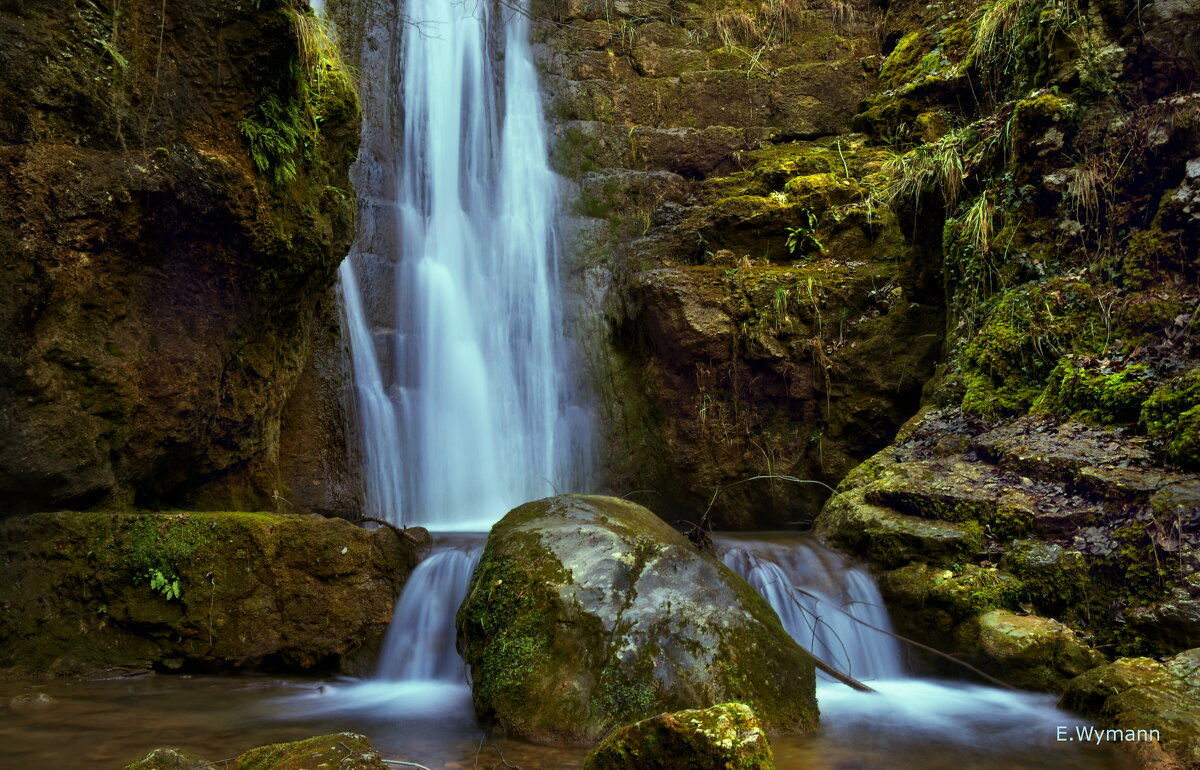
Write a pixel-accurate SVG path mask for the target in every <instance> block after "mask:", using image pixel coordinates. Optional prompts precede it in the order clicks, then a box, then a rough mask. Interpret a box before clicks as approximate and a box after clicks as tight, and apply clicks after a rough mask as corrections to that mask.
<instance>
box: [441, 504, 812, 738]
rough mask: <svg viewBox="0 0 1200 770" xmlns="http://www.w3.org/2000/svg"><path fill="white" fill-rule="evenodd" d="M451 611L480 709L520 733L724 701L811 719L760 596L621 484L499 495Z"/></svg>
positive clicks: (569, 734) (803, 722)
mask: <svg viewBox="0 0 1200 770" xmlns="http://www.w3.org/2000/svg"><path fill="white" fill-rule="evenodd" d="M457 624H458V638H459V647H460V649H461V651H462V653H463V657H464V659H465V660H466V662H467V664H468V665H469V666H470V667H471V677H472V684H473V693H472V694H473V698H474V703H475V711H476V714H477V715H478V716H479V718H480V720H481V721H482V722H483V723H484V724H487V725H490V726H494V727H496V728H499V729H500V730H501V731H503V732H504V733H506V734H508V735H512V736H515V737H521V738H526V739H531V740H536V741H542V742H550V743H586V742H591V741H595V740H597V739H598V738H600V737H601V736H603V735H604V734H605V733H606V732H608V731H609V730H611V729H612V728H613V727H616V726H617V725H621V724H626V723H629V722H631V721H635V720H640V719H644V718H646V717H649V716H651V715H654V714H659V713H662V712H668V711H678V710H682V709H687V708H699V707H705V706H706V705H707V704H711V703H723V702H727V701H738V702H741V703H745V704H747V705H749V706H750V707H752V708H753V709H754V711H755V713H757V714H758V715H759V717H760V719H761V720H762V723H763V726H764V727H765V728H766V729H767V730H771V731H795V730H807V729H812V728H813V727H815V726H816V724H817V707H816V701H815V698H814V679H813V664H812V660H811V658H810V657H809V656H808V654H807V653H806V652H804V650H802V649H801V648H800V647H799V646H798V645H797V644H796V643H795V641H793V640H792V638H791V637H790V636H788V635H787V633H786V632H785V631H784V630H783V627H782V626H781V625H780V623H779V619H778V617H777V616H776V615H775V613H774V611H772V610H771V608H770V606H769V605H767V603H766V602H765V601H764V600H763V599H762V598H761V597H760V596H759V595H758V594H757V593H756V592H755V591H754V589H753V588H751V587H750V586H749V585H748V584H746V583H745V582H744V581H743V580H742V579H741V578H739V577H737V576H736V575H735V574H734V573H733V572H732V571H730V570H729V569H728V568H727V567H725V566H724V565H723V564H721V563H720V562H719V561H717V560H716V559H714V558H712V557H710V556H707V555H705V554H702V553H700V552H699V551H698V550H697V549H696V548H694V547H693V546H692V544H691V543H689V542H688V541H687V539H686V538H684V537H683V536H682V535H681V534H680V533H678V532H676V531H675V530H674V529H672V528H671V527H669V526H667V525H666V524H665V523H664V522H663V521H661V520H660V519H658V518H657V517H655V516H654V514H652V513H651V512H650V511H648V510H646V509H645V508H642V507H641V506H638V505H635V504H633V503H630V502H627V501H624V500H619V499H616V498H608V497H595V496H560V497H552V498H547V499H545V500H539V501H536V502H531V503H526V504H525V505H522V506H520V507H518V508H515V509H513V510H512V511H510V512H509V513H508V515H507V516H505V517H504V518H503V519H502V520H501V521H500V522H499V523H498V524H496V526H495V527H493V528H492V532H491V534H490V535H489V537H488V542H487V546H486V548H485V549H484V553H483V557H482V559H481V560H480V563H479V567H478V568H477V569H476V571H475V575H474V577H473V579H472V581H471V587H470V589H469V591H468V594H467V598H466V600H465V601H464V602H463V604H462V606H461V607H460V609H459V613H458V621H457Z"/></svg>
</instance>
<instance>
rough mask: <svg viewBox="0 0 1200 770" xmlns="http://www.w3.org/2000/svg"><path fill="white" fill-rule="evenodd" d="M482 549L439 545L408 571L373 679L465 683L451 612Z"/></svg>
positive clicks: (470, 544) (473, 545) (470, 545)
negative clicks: (410, 572)
mask: <svg viewBox="0 0 1200 770" xmlns="http://www.w3.org/2000/svg"><path fill="white" fill-rule="evenodd" d="M482 553H483V547H482V546H481V545H480V544H478V543H475V542H470V541H467V542H463V543H456V544H453V545H448V546H444V547H442V548H441V549H440V550H438V551H437V552H435V553H433V554H432V555H430V556H429V558H427V559H425V560H424V561H422V562H421V563H420V564H418V565H417V568H416V569H415V570H413V573H412V575H411V576H409V578H408V583H407V584H405V586H404V593H403V594H401V596H400V600H399V601H398V602H397V603H396V611H395V613H394V614H393V616H392V623H391V625H390V626H388V632H387V636H386V637H385V638H384V640H383V650H382V651H381V654H380V656H379V661H380V662H379V668H378V670H377V671H376V674H375V675H376V677H377V678H379V679H385V680H391V681H414V680H423V681H444V682H457V683H459V684H464V683H465V682H466V676H465V672H464V670H463V661H462V657H461V656H459V654H458V650H457V648H456V647H455V631H454V616H455V613H457V612H458V605H460V604H462V601H463V599H464V598H466V595H467V587H468V585H469V584H470V582H471V574H472V573H473V572H474V571H475V565H476V564H478V563H479V556H480V554H482Z"/></svg>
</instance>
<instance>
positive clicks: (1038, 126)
mask: <svg viewBox="0 0 1200 770" xmlns="http://www.w3.org/2000/svg"><path fill="white" fill-rule="evenodd" d="M1074 115H1075V104H1074V103H1073V102H1071V101H1070V100H1068V99H1065V98H1063V97H1062V96H1059V95H1058V94H1056V93H1054V92H1052V91H1049V90H1041V91H1037V92H1035V93H1034V94H1033V95H1031V96H1029V97H1027V98H1025V99H1021V100H1019V101H1018V102H1017V103H1016V106H1014V107H1013V113H1012V127H1011V129H1010V138H1011V141H1012V146H1013V149H1014V150H1015V151H1016V154H1017V155H1018V156H1020V155H1025V154H1028V153H1029V152H1030V151H1031V149H1032V148H1033V147H1034V145H1035V144H1036V142H1037V141H1038V140H1039V139H1041V137H1042V136H1043V135H1044V134H1045V133H1046V132H1047V131H1048V130H1050V129H1051V128H1054V127H1057V128H1059V129H1060V130H1062V131H1063V132H1064V133H1065V131H1066V130H1067V128H1068V127H1069V123H1070V122H1071V121H1072V120H1073V117H1074Z"/></svg>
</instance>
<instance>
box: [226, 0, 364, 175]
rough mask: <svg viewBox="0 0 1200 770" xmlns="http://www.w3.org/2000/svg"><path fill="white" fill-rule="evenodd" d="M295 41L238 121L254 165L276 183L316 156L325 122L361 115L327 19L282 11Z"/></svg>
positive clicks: (309, 12) (347, 72) (348, 71)
mask: <svg viewBox="0 0 1200 770" xmlns="http://www.w3.org/2000/svg"><path fill="white" fill-rule="evenodd" d="M280 13H282V14H283V16H284V17H285V18H286V19H287V22H288V26H289V28H290V29H291V31H292V34H293V37H294V39H295V42H296V46H295V50H294V51H292V52H291V53H290V54H289V55H288V59H287V61H286V62H284V63H283V66H282V67H281V72H282V73H283V74H282V75H281V77H280V78H279V80H278V81H277V82H276V83H275V84H273V86H272V87H270V88H269V89H268V91H267V93H266V94H264V95H263V97H262V98H261V99H260V100H259V101H258V103H257V104H256V105H255V107H254V110H253V111H252V112H251V113H250V114H249V115H247V116H246V117H245V118H243V119H242V120H240V121H238V124H237V126H238V130H239V131H240V132H241V134H242V136H243V137H245V139H246V141H247V143H248V145H249V149H250V158H251V161H252V162H253V163H254V167H255V169H256V170H257V171H258V172H259V173H261V174H263V175H265V176H268V177H269V178H270V179H271V181H272V182H273V183H274V184H276V185H282V184H285V183H287V182H289V181H291V180H292V179H295V178H296V173H297V171H298V169H299V166H300V165H301V164H302V163H306V162H310V161H312V160H314V159H315V158H316V151H317V148H318V147H319V145H320V141H321V127H322V124H323V123H324V122H325V121H326V120H328V119H329V118H331V117H335V116H344V115H347V114H353V115H354V116H356V117H357V115H358V109H359V108H358V99H357V95H356V90H355V84H354V78H353V75H352V74H351V71H350V69H349V67H347V65H346V64H345V63H343V62H342V60H341V55H340V52H339V50H338V46H337V42H336V40H335V38H334V37H333V34H332V31H331V28H330V26H329V24H328V22H326V21H324V20H323V19H321V18H319V17H317V16H316V15H314V14H313V13H312V11H311V10H308V11H307V12H300V11H296V10H294V9H283V10H281V11H280Z"/></svg>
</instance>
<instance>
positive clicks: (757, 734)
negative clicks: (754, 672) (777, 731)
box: [583, 703, 775, 770]
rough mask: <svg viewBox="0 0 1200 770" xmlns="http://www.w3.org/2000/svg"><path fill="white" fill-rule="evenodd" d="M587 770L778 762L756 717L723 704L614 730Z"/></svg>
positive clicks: (765, 769)
mask: <svg viewBox="0 0 1200 770" xmlns="http://www.w3.org/2000/svg"><path fill="white" fill-rule="evenodd" d="M583 767H584V770H626V768H630V767H644V768H662V769H663V770H676V769H677V770H685V768H693V767H714V768H715V767H721V768H727V769H728V770H774V767H775V758H774V755H773V753H772V752H771V745H770V744H769V743H768V742H767V736H766V735H765V734H764V733H763V730H762V727H761V726H760V725H759V723H758V718H757V717H756V716H755V715H754V712H753V711H751V710H750V708H749V707H747V706H745V705H743V704H741V703H722V704H721V705H719V706H713V707H712V708H707V709H703V710H699V709H695V710H689V711H678V712H675V713H674V714H662V715H660V716H656V717H651V718H650V719H643V720H642V721H640V722H636V723H634V724H632V725H626V726H624V727H620V728H618V729H616V730H613V731H612V732H611V733H609V734H608V735H607V736H606V737H605V738H604V740H602V741H601V742H600V743H599V745H597V746H596V748H594V749H592V752H591V753H590V754H588V756H587V759H586V760H585V761H584V765H583Z"/></svg>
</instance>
